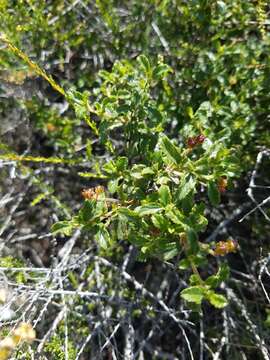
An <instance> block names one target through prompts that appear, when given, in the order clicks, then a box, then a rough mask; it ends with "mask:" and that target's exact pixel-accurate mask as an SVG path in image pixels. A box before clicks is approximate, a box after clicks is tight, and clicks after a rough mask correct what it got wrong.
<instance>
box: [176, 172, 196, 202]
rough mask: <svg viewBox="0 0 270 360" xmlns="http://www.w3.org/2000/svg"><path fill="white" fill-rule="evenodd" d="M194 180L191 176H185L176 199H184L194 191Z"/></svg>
mask: <svg viewBox="0 0 270 360" xmlns="http://www.w3.org/2000/svg"><path fill="white" fill-rule="evenodd" d="M195 185H196V180H195V179H194V178H193V177H192V176H188V177H187V176H185V177H183V178H182V179H181V181H180V184H179V190H178V199H179V200H183V199H185V198H186V197H187V196H188V195H189V194H190V193H191V191H193V190H194V189H195Z"/></svg>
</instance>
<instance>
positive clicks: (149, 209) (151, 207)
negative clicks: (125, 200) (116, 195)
mask: <svg viewBox="0 0 270 360" xmlns="http://www.w3.org/2000/svg"><path fill="white" fill-rule="evenodd" d="M161 210H162V208H161V207H160V206H159V205H156V204H148V205H142V206H138V207H136V208H135V210H134V211H135V212H136V213H137V214H138V215H139V216H145V215H152V214H155V213H157V212H160V211H161Z"/></svg>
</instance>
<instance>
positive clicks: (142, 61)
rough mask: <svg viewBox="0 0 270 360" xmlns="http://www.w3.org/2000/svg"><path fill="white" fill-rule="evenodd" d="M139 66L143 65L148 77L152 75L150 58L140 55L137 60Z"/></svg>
mask: <svg viewBox="0 0 270 360" xmlns="http://www.w3.org/2000/svg"><path fill="white" fill-rule="evenodd" d="M137 60H138V62H139V64H140V65H141V67H142V69H143V70H144V71H145V73H146V74H147V75H150V74H151V64H150V62H149V60H148V58H147V57H146V56H145V55H140V56H138V58H137Z"/></svg>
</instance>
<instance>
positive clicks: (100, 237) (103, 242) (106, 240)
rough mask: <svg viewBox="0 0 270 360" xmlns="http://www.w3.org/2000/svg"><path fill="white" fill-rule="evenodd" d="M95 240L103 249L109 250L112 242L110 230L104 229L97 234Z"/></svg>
mask: <svg viewBox="0 0 270 360" xmlns="http://www.w3.org/2000/svg"><path fill="white" fill-rule="evenodd" d="M95 239H96V241H97V242H98V243H99V245H100V246H101V247H102V248H103V249H107V248H108V246H109V244H110V241H111V238H110V234H109V232H108V230H107V229H106V228H103V227H102V228H100V229H99V231H98V232H97V233H96V235H95Z"/></svg>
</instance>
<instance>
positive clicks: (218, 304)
mask: <svg viewBox="0 0 270 360" xmlns="http://www.w3.org/2000/svg"><path fill="white" fill-rule="evenodd" d="M207 300H208V301H209V302H210V304H212V305H213V306H214V307H215V308H218V309H222V308H224V307H225V306H227V305H228V301H227V299H226V298H225V296H223V295H220V294H216V293H215V292H213V291H210V292H208V293H207Z"/></svg>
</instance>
